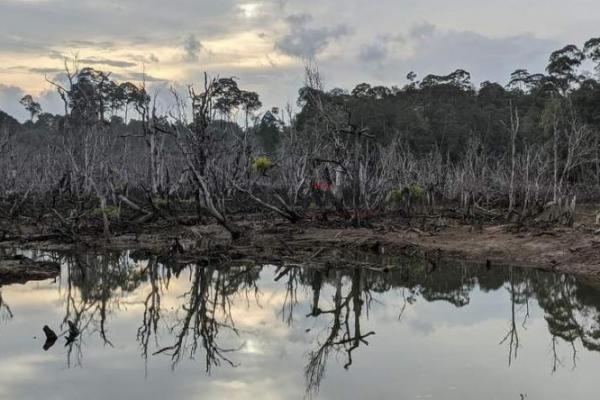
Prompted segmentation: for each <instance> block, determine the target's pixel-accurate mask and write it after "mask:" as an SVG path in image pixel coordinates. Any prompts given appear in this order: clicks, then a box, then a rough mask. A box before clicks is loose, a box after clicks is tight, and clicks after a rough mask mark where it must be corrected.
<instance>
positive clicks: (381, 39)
mask: <svg viewBox="0 0 600 400" xmlns="http://www.w3.org/2000/svg"><path fill="white" fill-rule="evenodd" d="M404 42H405V39H404V37H403V36H401V35H378V36H377V37H376V38H375V39H374V40H373V41H372V42H371V43H369V44H365V45H362V46H361V48H360V49H359V52H358V59H359V61H361V62H363V63H377V64H380V63H382V62H383V61H385V60H386V59H387V58H388V56H389V54H390V52H391V51H392V50H393V48H392V47H393V46H394V45H397V44H402V43H404Z"/></svg>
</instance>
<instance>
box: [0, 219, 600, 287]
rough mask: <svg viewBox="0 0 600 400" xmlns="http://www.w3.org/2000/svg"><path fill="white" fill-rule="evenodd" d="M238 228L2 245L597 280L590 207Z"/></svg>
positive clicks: (46, 236) (33, 232)
mask: <svg viewBox="0 0 600 400" xmlns="http://www.w3.org/2000/svg"><path fill="white" fill-rule="evenodd" d="M236 223H237V224H238V225H242V226H243V227H244V229H245V231H246V234H245V235H244V236H243V238H242V240H240V241H236V242H235V243H233V242H231V240H230V239H229V237H228V234H227V233H226V232H225V231H224V230H223V229H221V228H220V227H218V226H216V225H196V226H179V225H158V224H156V225H152V226H144V227H143V229H142V228H140V227H136V228H131V229H121V231H120V232H115V235H114V237H112V238H111V240H110V241H108V242H107V241H106V240H104V239H103V238H101V237H98V234H97V233H96V234H89V235H82V236H81V240H80V241H79V242H77V243H66V242H64V241H61V240H59V239H57V238H56V237H54V236H53V234H52V232H51V231H50V230H49V229H47V227H46V228H45V227H43V226H41V227H40V226H39V225H37V226H26V225H19V226H18V229H16V230H15V229H13V231H9V230H7V229H6V228H4V237H3V238H0V247H13V248H14V247H20V248H36V249H47V250H68V249H73V248H76V247H82V248H84V249H93V248H102V249H113V250H125V249H127V250H137V251H138V252H139V253H140V254H143V253H144V252H150V253H153V254H157V255H160V256H161V257H163V259H164V260H165V261H169V262H176V263H180V264H185V263H191V262H198V261H205V262H210V261H211V260H221V261H233V262H255V263H263V262H264V263H278V262H282V263H284V262H285V263H288V264H300V265H303V264H305V263H308V261H310V263H311V264H312V263H322V264H325V265H328V264H332V263H336V262H338V261H340V260H341V259H342V258H340V254H347V253H348V252H354V251H360V252H362V253H365V254H367V253H368V254H372V255H375V256H377V260H378V261H373V262H368V263H366V262H365V263H362V264H361V263H358V264H357V265H364V266H366V267H369V268H378V267H381V266H382V263H385V260H383V261H382V257H383V258H387V257H388V256H420V257H424V258H426V259H427V260H430V261H431V262H436V260H439V259H457V260H461V261H470V262H475V263H486V264H488V265H499V264H501V265H514V266H520V267H533V268H540V269H546V270H552V271H557V272H564V273H574V274H582V275H588V276H600V235H598V233H600V231H598V227H596V226H595V221H594V215H593V213H591V212H587V213H586V210H585V209H584V211H582V212H581V213H580V214H578V216H577V219H576V223H575V224H574V226H573V227H560V226H558V227H557V226H554V227H552V226H550V227H548V226H523V225H521V224H517V223H506V222H505V223H490V222H489V221H487V222H486V223H482V224H480V223H473V221H469V223H466V222H465V221H464V220H460V219H452V218H442V217H422V218H415V219H412V220H406V219H401V218H399V217H393V218H391V217H382V218H379V219H378V220H375V221H372V222H370V223H369V224H368V227H364V228H350V227H347V223H343V222H342V221H328V222H322V221H316V220H309V221H305V222H303V223H299V224H294V225H292V224H289V223H288V222H286V221H280V220H273V219H271V220H269V219H265V218H256V216H251V217H249V218H241V219H239V220H238V221H236ZM0 271H1V270H0ZM32 271H35V269H32ZM34 275H35V274H34Z"/></svg>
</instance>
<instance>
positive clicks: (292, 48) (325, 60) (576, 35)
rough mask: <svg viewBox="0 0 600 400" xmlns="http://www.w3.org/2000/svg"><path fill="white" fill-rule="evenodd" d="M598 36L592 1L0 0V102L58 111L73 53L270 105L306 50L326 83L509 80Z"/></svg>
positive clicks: (155, 82)
mask: <svg viewBox="0 0 600 400" xmlns="http://www.w3.org/2000/svg"><path fill="white" fill-rule="evenodd" d="M596 36H600V1H597V0H571V1H569V2H567V1H564V0H454V1H448V0H263V1H261V0H246V1H237V0H168V1H167V0H143V1H141V0H136V1H134V0H0V109H3V110H5V111H7V112H9V113H11V114H13V115H16V116H18V117H19V118H24V117H25V116H26V113H25V112H24V111H23V110H22V107H21V106H20V105H19V104H18V99H19V98H20V96H22V95H23V94H24V93H30V94H32V95H34V97H38V98H39V99H40V101H41V103H42V106H43V107H45V109H46V110H48V111H51V112H58V111H60V107H59V105H58V103H57V101H56V99H55V97H54V96H53V95H52V94H50V92H49V89H50V88H49V86H48V84H47V83H46V82H45V80H44V77H45V76H46V77H48V78H53V77H55V76H56V75H57V74H58V73H59V72H60V70H61V68H62V65H63V60H64V57H65V56H73V55H75V54H77V56H78V58H79V60H80V63H81V65H82V66H92V67H94V68H98V69H102V70H107V71H112V72H113V76H114V77H116V78H117V79H120V80H125V79H127V80H136V79H140V77H141V76H142V74H143V73H144V72H145V74H146V76H147V81H148V82H149V83H151V84H152V87H153V88H154V89H155V90H162V91H164V92H165V93H164V95H165V96H168V90H167V89H168V87H169V86H170V85H180V86H185V85H187V84H193V83H195V82H196V83H197V82H199V81H200V78H201V75H202V73H203V72H204V71H207V72H209V73H211V74H219V75H221V76H235V77H237V78H239V83H240V86H241V87H242V88H244V89H247V90H255V91H258V92H259V94H260V95H261V98H262V100H263V103H264V104H265V106H267V107H271V106H283V105H285V103H287V102H292V103H294V102H295V99H296V94H297V90H298V88H299V87H300V86H301V85H302V83H303V60H305V59H307V58H314V59H316V60H317V63H318V64H319V67H320V70H321V73H322V75H323V78H324V81H325V84H326V86H327V87H328V88H333V87H343V88H352V87H353V86H354V85H355V84H357V83H360V82H365V81H366V82H369V83H372V84H385V85H390V86H391V85H399V86H401V85H403V84H405V82H406V79H405V76H406V74H407V73H408V72H409V71H411V70H414V71H415V72H417V74H418V75H419V76H420V77H423V76H424V75H426V74H428V73H436V74H446V73H448V72H450V71H452V70H455V69H457V68H463V69H466V70H468V71H470V72H471V73H472V76H473V81H474V82H476V83H478V82H481V81H484V80H494V81H499V82H506V80H507V77H508V76H509V74H510V73H511V72H512V71H514V70H515V69H517V68H528V69H529V70H530V71H532V72H534V71H535V72H541V71H542V70H543V68H544V66H545V63H546V60H547V59H548V55H549V53H550V52H551V51H553V50H555V49H557V48H560V47H562V46H563V45H565V44H568V43H574V44H577V45H580V46H581V45H582V44H583V42H584V41H585V40H587V39H588V38H590V37H596ZM161 88H162V89H161Z"/></svg>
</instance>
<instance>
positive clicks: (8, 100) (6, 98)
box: [0, 83, 28, 121]
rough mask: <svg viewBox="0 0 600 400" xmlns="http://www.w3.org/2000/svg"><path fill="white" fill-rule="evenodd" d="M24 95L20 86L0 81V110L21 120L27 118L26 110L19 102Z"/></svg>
mask: <svg viewBox="0 0 600 400" xmlns="http://www.w3.org/2000/svg"><path fill="white" fill-rule="evenodd" d="M24 95H25V92H24V91H23V89H21V88H20V87H17V86H13V85H4V84H2V83H0V110H2V111H4V112H6V113H7V114H9V115H11V116H12V117H14V118H17V119H19V120H21V121H23V120H25V119H27V117H28V113H27V111H25V109H24V108H23V106H22V105H21V104H19V100H21V98H23V96H24Z"/></svg>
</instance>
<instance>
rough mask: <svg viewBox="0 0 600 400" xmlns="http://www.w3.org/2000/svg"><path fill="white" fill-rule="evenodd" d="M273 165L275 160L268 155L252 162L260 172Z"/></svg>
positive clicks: (253, 166)
mask: <svg viewBox="0 0 600 400" xmlns="http://www.w3.org/2000/svg"><path fill="white" fill-rule="evenodd" d="M272 166H273V161H271V159H270V158H269V157H267V156H260V157H257V158H255V159H254V161H253V162H252V168H254V169H255V170H256V171H258V172H265V171H267V170H268V169H269V168H271V167H272Z"/></svg>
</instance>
